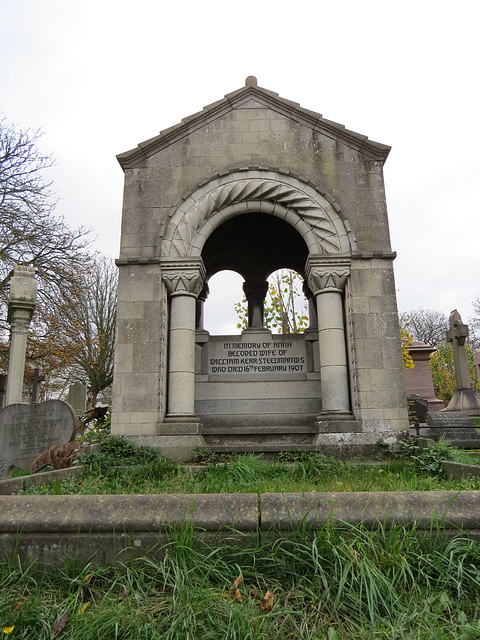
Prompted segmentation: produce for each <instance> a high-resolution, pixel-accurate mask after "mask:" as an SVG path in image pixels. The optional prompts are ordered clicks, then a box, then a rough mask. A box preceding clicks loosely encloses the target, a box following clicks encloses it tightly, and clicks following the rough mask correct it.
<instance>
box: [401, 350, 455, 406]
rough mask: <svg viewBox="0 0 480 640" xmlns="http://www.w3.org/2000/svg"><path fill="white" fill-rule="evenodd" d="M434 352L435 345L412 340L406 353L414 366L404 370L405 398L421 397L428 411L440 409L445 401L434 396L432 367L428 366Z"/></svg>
mask: <svg viewBox="0 0 480 640" xmlns="http://www.w3.org/2000/svg"><path fill="white" fill-rule="evenodd" d="M434 352H435V347H431V346H430V345H428V344H426V343H425V342H420V341H414V342H412V344H411V345H410V347H409V348H408V353H409V354H410V356H411V357H412V360H413V364H414V367H413V369H405V371H404V374H405V390H406V392H407V398H408V397H410V396H414V395H418V396H420V397H421V398H423V399H424V400H425V401H426V402H427V404H428V410H429V411H441V410H442V409H444V408H445V403H444V402H443V400H439V398H437V397H436V396H435V390H434V388H433V379H432V369H431V368H430V356H431V354H432V353H434Z"/></svg>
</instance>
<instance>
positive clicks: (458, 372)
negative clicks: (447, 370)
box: [446, 309, 480, 416]
mask: <svg viewBox="0 0 480 640" xmlns="http://www.w3.org/2000/svg"><path fill="white" fill-rule="evenodd" d="M449 322H450V329H449V330H448V331H447V340H448V342H451V343H452V349H453V362H454V365H455V381H456V383H457V390H456V391H455V393H454V395H453V397H452V399H451V400H450V402H449V403H448V406H447V408H446V410H447V411H463V412H465V413H467V414H468V415H470V416H480V394H479V393H478V391H476V390H475V389H474V388H473V385H472V382H471V380H470V373H469V370H468V360H467V352H466V347H465V340H466V339H467V338H468V333H469V332H468V326H467V325H466V324H463V322H462V318H461V316H460V314H459V313H458V311H457V310H456V309H454V310H453V311H452V313H451V314H450V318H449Z"/></svg>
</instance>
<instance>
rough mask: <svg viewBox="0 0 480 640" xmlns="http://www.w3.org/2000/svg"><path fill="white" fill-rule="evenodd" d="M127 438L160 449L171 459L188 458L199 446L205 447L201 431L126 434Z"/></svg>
mask: <svg viewBox="0 0 480 640" xmlns="http://www.w3.org/2000/svg"><path fill="white" fill-rule="evenodd" d="M200 426H201V425H200ZM127 439H128V440H130V441H131V442H133V443H134V444H136V445H138V446H147V447H153V448H154V449H160V451H161V452H162V454H163V455H164V456H166V457H167V458H171V459H172V460H179V461H181V460H190V459H191V458H193V457H194V456H195V453H196V451H197V450H198V449H199V448H200V447H203V448H204V447H205V446H206V444H205V440H204V438H203V436H202V435H201V433H196V434H195V433H176V434H174V435H173V434H172V435H167V434H160V435H157V436H127Z"/></svg>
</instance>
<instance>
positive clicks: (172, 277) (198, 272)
mask: <svg viewBox="0 0 480 640" xmlns="http://www.w3.org/2000/svg"><path fill="white" fill-rule="evenodd" d="M161 264H162V280H163V282H164V283H165V286H166V287H167V291H168V293H169V295H181V294H184V295H185V294H187V295H192V296H195V297H197V296H198V295H199V293H200V292H201V291H202V289H203V286H204V283H205V275H206V272H205V267H204V265H203V260H201V259H199V260H168V261H162V263H161Z"/></svg>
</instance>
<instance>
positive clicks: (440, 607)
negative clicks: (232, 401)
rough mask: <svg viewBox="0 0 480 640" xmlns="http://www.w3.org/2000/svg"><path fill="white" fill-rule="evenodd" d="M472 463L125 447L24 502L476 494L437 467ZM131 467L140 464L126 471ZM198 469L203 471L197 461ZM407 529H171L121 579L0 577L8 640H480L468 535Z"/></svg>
mask: <svg viewBox="0 0 480 640" xmlns="http://www.w3.org/2000/svg"><path fill="white" fill-rule="evenodd" d="M446 455H447V456H448V457H451V458H456V459H459V458H461V457H464V458H465V457H468V459H469V460H470V459H471V458H472V457H474V456H475V454H466V453H465V452H463V453H462V452H459V451H456V450H454V449H451V448H448V447H447V446H446V445H445V444H444V443H438V444H436V445H434V446H433V447H428V448H426V449H420V447H418V446H417V445H416V444H415V443H410V444H408V445H406V446H405V448H404V450H403V451H402V452H400V454H398V455H395V456H393V455H392V452H391V451H389V450H388V448H387V447H386V448H385V456H384V459H382V460H380V461H378V462H377V463H376V464H374V465H365V464H355V463H346V462H341V461H338V460H333V459H329V458H325V457H324V456H322V455H319V454H306V453H304V452H294V453H290V454H285V455H283V456H281V457H280V458H277V459H272V460H261V459H259V458H258V457H257V456H252V455H244V456H242V455H234V456H231V457H229V458H228V459H227V460H225V459H222V458H219V457H218V456H208V455H206V454H203V457H202V467H203V470H202V471H201V472H200V471H197V470H196V467H195V466H193V465H179V464H177V463H175V462H172V461H170V460H167V459H165V458H162V457H159V456H158V455H157V454H156V453H155V452H154V451H152V450H150V449H148V448H137V449H133V448H132V447H131V445H130V444H129V443H127V442H126V441H124V440H122V439H118V438H108V439H107V440H105V441H104V444H103V450H102V453H100V454H98V453H97V454H84V455H83V458H81V459H80V462H81V463H83V464H86V466H87V470H86V472H85V474H84V475H83V477H82V478H79V479H78V480H64V481H63V482H61V483H60V482H58V481H55V482H53V483H52V484H50V485H48V486H43V487H41V488H36V489H34V488H33V487H32V488H31V489H30V490H29V492H32V493H33V492H39V493H52V494H57V493H99V492H106V493H127V492H130V493H137V492H141V491H144V492H161V491H164V492H174V491H177V492H191V493H197V492H198V493H200V492H219V491H225V492H232V491H233V492H235V491H239V492H243V491H245V492H259V493H260V492H265V491H271V492H273V491H287V490H288V491H289V492H290V491H374V490H379V491H398V490H436V489H457V490H460V491H461V490H464V489H478V488H480V482H479V480H476V479H469V480H463V481H461V482H458V481H457V482H453V481H446V480H444V479H443V478H442V477H441V475H440V460H441V459H442V458H444V457H445V456H446ZM132 456H133V457H132ZM197 461H198V459H197ZM444 534H445V532H444V531H443V530H442V525H441V523H439V522H438V521H435V520H434V519H432V525H431V528H430V530H429V531H427V532H425V530H423V531H421V530H420V529H417V528H416V526H415V525H413V526H402V525H395V526H393V527H390V528H387V527H385V526H383V525H382V523H379V525H378V527H377V528H376V529H374V530H369V529H368V528H366V527H364V526H363V525H362V524H359V525H350V524H347V523H345V524H344V525H341V524H340V525H339V524H338V522H337V523H336V524H335V525H333V524H328V523H327V524H326V525H325V526H323V527H322V528H321V529H319V530H316V531H308V530H306V529H305V528H302V527H298V530H296V531H293V532H292V533H291V535H289V536H288V537H283V536H282V537H274V538H271V537H269V538H267V537H262V536H259V537H258V538H257V539H254V540H252V539H251V538H246V539H245V542H244V543H240V544H239V543H238V540H237V541H236V542H234V541H233V540H232V539H231V538H230V539H229V538H228V536H227V537H226V538H225V539H224V540H223V541H221V542H220V543H219V542H217V543H215V544H213V543H209V542H208V541H205V540H203V541H202V543H201V544H199V541H198V539H196V535H197V534H196V532H195V531H194V530H193V529H192V528H191V527H190V526H188V525H185V526H183V527H180V528H176V529H174V528H172V529H171V531H170V532H169V534H168V536H167V540H166V542H165V543H164V545H165V552H164V554H163V556H162V559H154V558H153V557H151V556H143V557H140V558H137V559H136V560H131V561H126V562H124V563H121V562H120V563H119V564H118V565H117V566H116V567H99V566H96V565H94V564H88V563H87V564H85V563H84V564H80V563H78V562H77V561H75V559H74V558H69V559H68V560H66V562H65V564H64V565H63V567H61V568H57V569H52V568H50V569H48V568H45V567H41V566H40V565H37V564H36V563H35V562H33V561H32V562H31V563H28V562H23V563H22V562H20V561H19V559H18V557H17V558H15V557H12V559H11V560H10V562H5V563H1V564H0V584H1V588H0V625H1V626H0V632H1V631H2V630H3V634H4V636H6V635H10V637H12V638H38V639H42V640H43V639H45V640H46V639H47V638H48V639H50V638H56V637H60V638H71V639H78V640H88V639H90V638H92V639H93V638H95V639H97V638H112V639H114V638H115V639H120V638H125V639H127V638H135V639H140V640H141V639H152V640H153V639H157V638H158V639H160V638H162V639H163V638H172V639H173V638H175V639H183V638H185V639H191V640H193V639H195V640H196V639H199V638H218V639H223V638H227V639H230V638H231V639H234V638H239V639H240V638H241V639H247V638H249V639H252V640H257V639H261V638H262V639H263V638H269V639H270V638H274V639H277V638H278V639H280V638H281V639H282V640H283V639H288V638H296V639H304V638H305V639H307V638H308V639H311V638H312V639H313V638H318V639H320V638H327V639H329V640H340V639H345V640H350V639H353V638H393V639H395V638H412V639H414V638H415V639H417V638H418V639H423V638H425V640H426V639H427V638H428V640H430V639H431V638H439V639H440V638H442V639H443V638H469V639H473V638H479V637H480V546H479V545H478V541H475V540H473V539H470V538H468V537H467V536H466V535H465V536H464V535H462V533H461V532H459V535H457V536H456V537H453V538H452V537H450V536H447V535H444Z"/></svg>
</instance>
